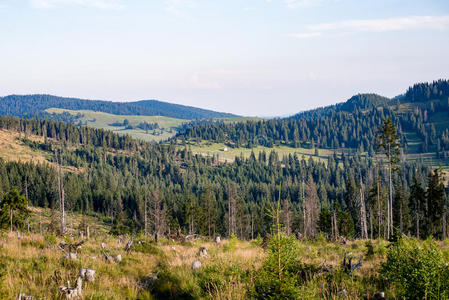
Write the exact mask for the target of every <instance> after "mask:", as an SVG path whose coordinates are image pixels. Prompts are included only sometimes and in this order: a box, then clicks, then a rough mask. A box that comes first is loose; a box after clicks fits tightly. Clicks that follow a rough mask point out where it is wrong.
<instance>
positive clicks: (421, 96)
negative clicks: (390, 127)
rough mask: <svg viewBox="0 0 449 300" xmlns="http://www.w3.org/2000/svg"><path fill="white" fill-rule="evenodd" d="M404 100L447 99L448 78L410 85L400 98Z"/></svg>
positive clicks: (448, 97) (448, 96) (448, 99)
mask: <svg viewBox="0 0 449 300" xmlns="http://www.w3.org/2000/svg"><path fill="white" fill-rule="evenodd" d="M401 100H403V101H404V102H422V101H431V100H443V101H446V102H448V101H449V80H442V79H440V80H437V81H434V82H432V83H417V84H415V85H413V86H412V87H410V88H409V89H408V90H407V92H406V93H405V95H404V97H403V98H402V99H401Z"/></svg>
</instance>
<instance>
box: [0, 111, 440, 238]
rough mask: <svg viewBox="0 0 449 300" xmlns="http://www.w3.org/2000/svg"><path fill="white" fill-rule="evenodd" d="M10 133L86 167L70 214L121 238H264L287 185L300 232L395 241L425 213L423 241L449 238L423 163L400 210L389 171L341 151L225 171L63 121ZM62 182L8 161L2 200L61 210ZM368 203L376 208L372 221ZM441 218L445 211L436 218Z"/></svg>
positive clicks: (45, 169) (69, 189)
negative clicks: (415, 188)
mask: <svg viewBox="0 0 449 300" xmlns="http://www.w3.org/2000/svg"><path fill="white" fill-rule="evenodd" d="M0 129H2V130H7V131H16V132H21V134H22V136H23V139H25V140H26V139H27V136H31V135H37V136H42V137H44V141H43V142H35V143H34V144H33V145H34V146H35V147H38V148H39V149H41V150H43V151H46V152H47V155H48V157H49V160H50V161H55V152H56V150H58V151H61V162H62V165H63V166H72V167H75V168H76V170H79V171H77V172H64V174H63V179H62V182H63V183H62V186H63V188H64V191H65V193H64V194H65V196H66V198H65V199H66V209H68V210H69V211H70V210H74V211H81V212H90V211H91V212H97V213H100V214H103V215H105V216H106V217H107V218H109V220H110V222H112V224H113V232H114V233H120V232H127V231H144V230H147V231H148V232H150V233H154V232H159V233H161V234H169V233H170V232H175V231H176V230H177V229H178V228H180V229H181V231H182V232H185V233H199V234H202V235H209V234H211V235H217V234H220V235H226V236H228V235H230V234H235V235H237V236H238V237H240V238H253V237H256V236H257V235H259V234H260V235H262V236H263V235H266V234H267V233H269V232H270V226H271V223H272V220H271V219H270V218H269V217H267V215H266V213H265V212H266V211H267V209H268V208H269V207H270V206H271V205H272V203H273V199H276V195H277V193H278V188H279V183H282V190H281V198H282V199H283V205H282V207H283V209H284V211H285V213H284V214H283V216H284V217H283V218H282V222H283V224H284V226H286V227H288V228H289V230H290V232H292V233H295V232H299V233H301V234H303V233H306V234H309V235H312V234H316V233H317V229H320V230H321V231H323V232H324V233H326V234H328V235H329V236H330V235H331V234H332V232H336V231H338V233H339V234H340V235H344V236H348V237H357V236H361V232H362V227H366V228H367V234H368V235H369V236H372V237H377V236H383V237H388V236H387V235H386V229H387V225H388V224H390V225H391V224H394V228H395V229H396V228H399V229H398V230H401V231H402V232H405V233H407V232H415V231H417V229H416V225H415V224H416V222H414V221H413V220H414V219H413V218H414V217H413V216H414V214H416V215H417V216H422V218H421V217H419V218H420V220H421V219H425V220H428V223H426V222H427V221H426V222H422V221H421V223H419V227H418V228H420V229H419V231H420V232H421V233H422V234H424V233H427V232H429V233H432V234H434V235H435V236H437V237H441V236H443V234H444V235H446V231H445V230H444V229H443V228H442V227H441V226H439V227H438V226H437V224H443V220H446V215H445V214H441V212H444V211H445V209H446V205H447V203H446V202H445V201H442V200H441V197H442V196H445V195H446V194H447V189H446V187H445V186H444V185H443V184H442V182H441V176H436V175H435V174H437V173H435V174H434V175H432V176H431V177H429V178H427V176H428V175H429V174H432V173H431V172H430V169H429V168H427V167H425V166H423V165H422V164H421V163H420V162H419V161H418V162H414V163H404V162H401V161H399V162H398V166H399V167H400V170H399V171H398V172H395V173H393V180H392V182H393V184H394V189H393V195H392V197H393V202H392V206H393V208H391V207H390V206H391V204H388V203H389V202H388V201H387V199H388V198H389V197H388V191H386V190H385V189H384V186H388V181H389V179H388V169H386V168H384V165H383V164H379V165H378V164H376V161H375V160H374V159H373V158H370V157H368V158H366V157H361V156H359V155H353V156H347V155H337V154H334V155H331V156H330V157H329V158H328V161H327V163H324V162H316V161H314V160H312V159H310V160H305V159H304V158H301V157H298V156H297V155H287V156H283V157H279V155H278V154H277V153H276V152H271V153H264V152H261V153H259V154H253V155H251V156H250V157H249V158H248V159H243V158H240V157H236V159H235V161H234V162H233V163H224V164H222V163H219V162H218V158H217V157H215V156H214V157H202V156H198V155H193V154H192V153H191V152H190V151H189V149H179V148H177V147H175V146H173V145H150V144H147V143H144V142H141V141H138V140H134V139H132V138H130V137H128V136H119V135H117V134H114V133H112V132H108V131H104V130H100V129H92V128H87V127H83V126H82V127H77V126H74V125H71V124H65V123H56V122H53V121H46V120H33V119H31V120H24V119H16V118H12V117H0ZM35 140H38V139H35ZM66 169H67V168H66ZM429 176H430V175H429ZM57 178H58V174H57V170H56V168H55V167H54V165H50V164H46V163H38V164H34V163H22V162H5V161H3V160H0V194H1V195H4V194H5V193H8V192H9V191H10V190H11V189H13V188H16V189H17V190H18V191H19V192H20V193H21V194H23V195H25V194H27V195H28V198H29V200H30V204H32V205H34V206H43V207H51V208H57V207H58V205H59V204H58V196H57V195H58V191H57V188H56V187H57V186H58V185H57V184H56V182H57V180H58V179H57ZM415 178H416V180H417V182H418V184H419V185H420V186H421V187H423V188H424V189H426V190H427V192H426V193H425V196H424V199H425V200H424V201H426V202H425V203H421V202H419V203H420V206H419V207H420V208H419V209H417V208H416V207H417V206H416V199H415V198H414V197H410V196H409V191H410V188H409V186H411V185H415V181H414V179H415ZM361 195H362V196H361ZM418 198H419V197H418ZM361 199H366V201H365V200H361ZM360 201H364V202H363V203H365V204H366V209H365V211H366V213H365V215H364V217H362V216H363V215H362V214H361V208H360V203H361V202H360ZM426 203H428V204H429V205H431V206H427V204H426ZM388 207H390V208H388ZM426 207H435V208H437V210H432V211H431V210H428V209H427V208H426ZM148 208H150V211H151V213H148V210H147V209H148ZM304 208H306V209H305V211H304ZM308 208H309V209H308ZM425 208H426V209H425ZM312 211H313V213H311V212H312ZM388 211H390V212H391V213H388ZM328 212H329V213H328ZM436 212H438V213H439V214H438V215H434V214H435V213H436ZM334 213H335V216H336V219H335V222H334V224H336V226H337V230H335V228H333V229H334V230H330V228H331V227H330V226H329V223H328V222H327V221H326V220H328V219H327V218H328V216H331V217H332V215H334ZM318 214H319V215H318ZM155 216H158V217H157V220H156V219H154V218H155ZM362 219H364V220H366V221H365V222H362ZM391 219H392V220H391ZM146 220H147V221H146ZM387 220H390V221H389V222H391V223H388V222H387ZM319 221H320V222H319ZM438 222H439V223H438ZM319 224H321V225H319ZM363 224H365V225H363ZM432 224H433V225H432ZM315 226H319V227H318V228H317V227H315Z"/></svg>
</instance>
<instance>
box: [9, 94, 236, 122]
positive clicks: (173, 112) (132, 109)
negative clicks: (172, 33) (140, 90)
mask: <svg viewBox="0 0 449 300" xmlns="http://www.w3.org/2000/svg"><path fill="white" fill-rule="evenodd" d="M48 108H62V109H70V110H92V111H99V112H105V113H110V114H115V115H142V116H165V117H171V118H177V119H185V120H191V119H209V118H228V117H235V115H233V114H228V113H221V112H215V111H211V110H206V109H200V108H196V107H191V106H185V105H179V104H172V103H167V102H161V101H157V100H144V101H137V102H112V101H101V100H85V99H77V98H66V97H57V96H52V95H10V96H6V97H0V115H7V116H19V117H21V116H27V115H35V114H36V113H38V112H42V111H44V110H46V109H48Z"/></svg>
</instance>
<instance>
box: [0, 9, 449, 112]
mask: <svg viewBox="0 0 449 300" xmlns="http://www.w3.org/2000/svg"><path fill="white" fill-rule="evenodd" d="M0 43H1V45H2V47H1V48H0V57H1V62H2V64H1V72H0V95H9V94H52V95H58V96H63V97H74V98H82V99H93V100H108V101H137V100H147V99H156V100H160V101H166V102H170V103H176V104H182V105H188V106H194V107H199V108H204V109H212V110H216V111H221V112H229V113H234V114H238V115H247V116H283V115H290V114H294V113H297V112H299V111H303V110H307V109H311V108H316V107H320V106H325V105H332V104H335V103H338V102H342V101H345V100H347V99H349V98H350V97H351V96H353V95H355V94H358V93H376V94H379V95H382V96H386V97H394V96H396V95H399V94H401V93H404V92H405V91H406V89H407V88H408V87H409V86H410V85H412V84H414V83H417V82H427V81H433V80H437V79H440V78H443V79H447V78H449V61H448V60H447V49H448V46H449V3H448V2H447V1H442V0H440V1H437V0H433V1H425V2H423V1H403V0H394V1H386V0H381V1H375V2H372V1H354V0H248V1H245V2H244V3H242V1H236V0H230V1H226V2H223V1H205V0H159V1H143V0H134V1H122V0H22V1H13V0H0Z"/></svg>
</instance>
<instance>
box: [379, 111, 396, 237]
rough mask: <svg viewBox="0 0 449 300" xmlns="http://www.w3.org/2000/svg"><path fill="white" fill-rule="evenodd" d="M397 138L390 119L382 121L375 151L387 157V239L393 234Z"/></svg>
mask: <svg viewBox="0 0 449 300" xmlns="http://www.w3.org/2000/svg"><path fill="white" fill-rule="evenodd" d="M400 146H401V145H400V143H399V136H398V135H397V133H396V127H395V125H394V124H393V120H392V118H391V117H389V118H388V119H384V120H383V125H382V126H381V128H380V129H379V135H378V141H377V150H378V152H381V153H382V154H384V155H385V156H386V157H387V162H388V184H389V203H388V205H387V227H388V228H387V238H388V239H389V238H390V236H391V235H392V234H393V172H395V171H397V169H398V168H397V163H398V161H399V147H400Z"/></svg>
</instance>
